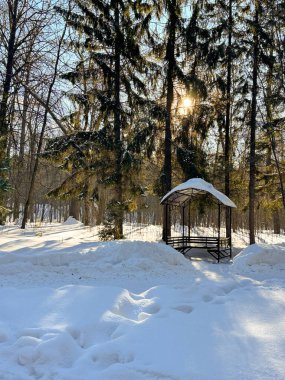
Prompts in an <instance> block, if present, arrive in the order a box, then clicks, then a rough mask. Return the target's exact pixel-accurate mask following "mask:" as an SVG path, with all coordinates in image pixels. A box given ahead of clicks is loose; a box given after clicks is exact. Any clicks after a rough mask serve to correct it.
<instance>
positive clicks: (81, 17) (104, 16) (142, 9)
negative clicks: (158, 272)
mask: <svg viewBox="0 0 285 380" xmlns="http://www.w3.org/2000/svg"><path fill="white" fill-rule="evenodd" d="M74 4H75V5H76V9H75V10H73V11H67V10H64V9H62V8H58V11H59V12H60V13H61V14H62V15H63V16H64V18H65V19H66V20H68V21H67V22H68V24H69V25H70V26H71V27H72V28H73V29H74V30H75V32H76V33H78V36H80V37H79V39H78V43H80V44H83V45H84V47H85V48H86V49H88V51H89V54H90V59H91V60H92V62H93V65H92V70H93V73H91V72H90V73H89V75H90V76H92V77H93V78H94V73H95V72H96V73H97V74H99V75H98V78H99V80H98V81H97V82H99V83H100V85H98V86H96V87H93V88H92V91H93V98H95V99H97V100H98V101H99V102H100V108H99V112H98V114H97V117H96V120H94V123H95V125H96V126H97V128H99V129H102V128H103V129H104V128H105V130H108V133H109V136H110V139H111V145H112V149H113V153H114V155H113V160H112V169H113V172H112V173H111V174H110V175H109V176H108V178H106V176H104V181H105V183H107V184H108V185H112V186H113V199H112V200H111V202H110V204H111V206H112V207H113V208H114V209H116V212H114V213H113V214H114V229H113V233H114V238H115V239H119V238H122V237H123V214H124V210H125V199H124V191H125V187H126V186H125V185H124V181H125V179H126V178H124V173H123V166H124V162H125V160H126V158H127V157H128V159H131V155H130V154H129V153H128V152H127V151H126V149H127V146H128V143H127V141H126V138H127V136H128V135H129V134H130V131H131V130H132V129H133V127H134V122H135V120H136V119H138V118H137V115H138V114H139V115H141V110H142V107H146V105H147V101H146V97H145V95H146V90H145V85H144V83H143V81H142V78H143V76H144V75H145V73H146V68H147V62H146V60H145V59H144V57H143V56H142V54H141V48H140V44H141V43H142V38H143V37H144V35H145V33H146V31H147V28H148V23H149V21H150V10H151V9H150V7H149V6H148V5H147V4H146V3H144V2H142V1H135V2H133V1H128V2H126V1H93V0H90V1H87V2H85V1H80V0H75V1H74ZM76 11H78V12H76ZM90 71H91V70H90ZM86 75H88V73H86ZM88 101H89V100H88V99H86V103H87V105H88ZM89 105H90V104H89ZM138 124H140V125H141V123H138Z"/></svg>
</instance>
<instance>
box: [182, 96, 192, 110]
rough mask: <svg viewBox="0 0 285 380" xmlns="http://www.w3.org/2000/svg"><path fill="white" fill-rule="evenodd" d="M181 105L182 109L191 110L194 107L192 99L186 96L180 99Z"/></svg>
mask: <svg viewBox="0 0 285 380" xmlns="http://www.w3.org/2000/svg"><path fill="white" fill-rule="evenodd" d="M182 105H183V107H184V108H191V107H193V105H194V101H193V99H192V98H189V96H186V97H185V98H183V99H182Z"/></svg>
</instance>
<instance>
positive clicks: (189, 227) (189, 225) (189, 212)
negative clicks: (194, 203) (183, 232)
mask: <svg viewBox="0 0 285 380" xmlns="http://www.w3.org/2000/svg"><path fill="white" fill-rule="evenodd" d="M190 205H191V204H190V202H188V237H190V229H191V210H190Z"/></svg>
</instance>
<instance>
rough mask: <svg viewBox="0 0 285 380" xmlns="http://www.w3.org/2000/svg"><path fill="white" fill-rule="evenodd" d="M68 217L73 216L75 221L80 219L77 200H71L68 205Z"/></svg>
mask: <svg viewBox="0 0 285 380" xmlns="http://www.w3.org/2000/svg"><path fill="white" fill-rule="evenodd" d="M69 216H73V218H75V219H76V220H79V218H80V201H79V200H78V199H71V201H70V204H69Z"/></svg>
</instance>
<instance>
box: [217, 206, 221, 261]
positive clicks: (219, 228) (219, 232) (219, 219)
mask: <svg viewBox="0 0 285 380" xmlns="http://www.w3.org/2000/svg"><path fill="white" fill-rule="evenodd" d="M220 237H221V204H220V203H219V215H218V262H219V261H220Z"/></svg>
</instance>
